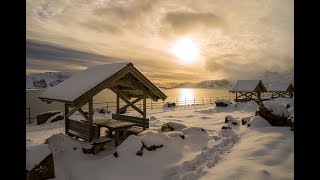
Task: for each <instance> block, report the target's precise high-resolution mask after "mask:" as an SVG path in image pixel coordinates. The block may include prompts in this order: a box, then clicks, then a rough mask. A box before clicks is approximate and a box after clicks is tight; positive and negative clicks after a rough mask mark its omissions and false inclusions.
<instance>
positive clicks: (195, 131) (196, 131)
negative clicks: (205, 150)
mask: <svg viewBox="0 0 320 180" xmlns="http://www.w3.org/2000/svg"><path fill="white" fill-rule="evenodd" d="M181 132H182V133H183V134H185V135H196V136H199V135H200V136H203V135H208V133H207V131H205V130H204V129H203V128H200V127H188V128H184V129H182V130H181Z"/></svg>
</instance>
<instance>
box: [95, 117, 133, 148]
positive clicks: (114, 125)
mask: <svg viewBox="0 0 320 180" xmlns="http://www.w3.org/2000/svg"><path fill="white" fill-rule="evenodd" d="M93 124H95V125H97V126H98V127H106V128H108V130H109V132H110V133H112V131H114V132H115V146H118V145H119V144H120V132H123V137H127V129H129V128H131V127H132V126H135V125H136V123H132V122H127V121H121V120H115V119H93Z"/></svg>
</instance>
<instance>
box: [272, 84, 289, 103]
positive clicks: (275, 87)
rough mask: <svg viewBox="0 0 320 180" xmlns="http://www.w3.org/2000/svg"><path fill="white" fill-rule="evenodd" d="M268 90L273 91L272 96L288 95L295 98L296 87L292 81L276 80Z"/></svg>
mask: <svg viewBox="0 0 320 180" xmlns="http://www.w3.org/2000/svg"><path fill="white" fill-rule="evenodd" d="M268 92H271V98H272V99H273V98H277V97H287V98H293V92H294V87H293V84H292V83H285V82H276V83H272V84H270V85H269V87H268Z"/></svg>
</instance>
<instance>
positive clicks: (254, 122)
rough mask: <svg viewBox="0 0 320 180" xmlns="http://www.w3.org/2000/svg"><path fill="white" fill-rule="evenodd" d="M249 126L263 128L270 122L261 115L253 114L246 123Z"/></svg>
mask: <svg viewBox="0 0 320 180" xmlns="http://www.w3.org/2000/svg"><path fill="white" fill-rule="evenodd" d="M248 126H249V127H250V128H263V127H269V126H271V125H270V123H269V122H268V121H267V120H265V119H263V118H262V117H261V116H253V117H252V118H251V120H250V122H249V123H248Z"/></svg>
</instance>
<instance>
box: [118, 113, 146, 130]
mask: <svg viewBox="0 0 320 180" xmlns="http://www.w3.org/2000/svg"><path fill="white" fill-rule="evenodd" d="M112 119H116V120H122V121H128V122H133V123H136V124H137V125H136V126H140V127H143V124H144V122H145V127H146V128H149V119H144V118H140V117H133V116H126V115H120V114H112Z"/></svg>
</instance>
